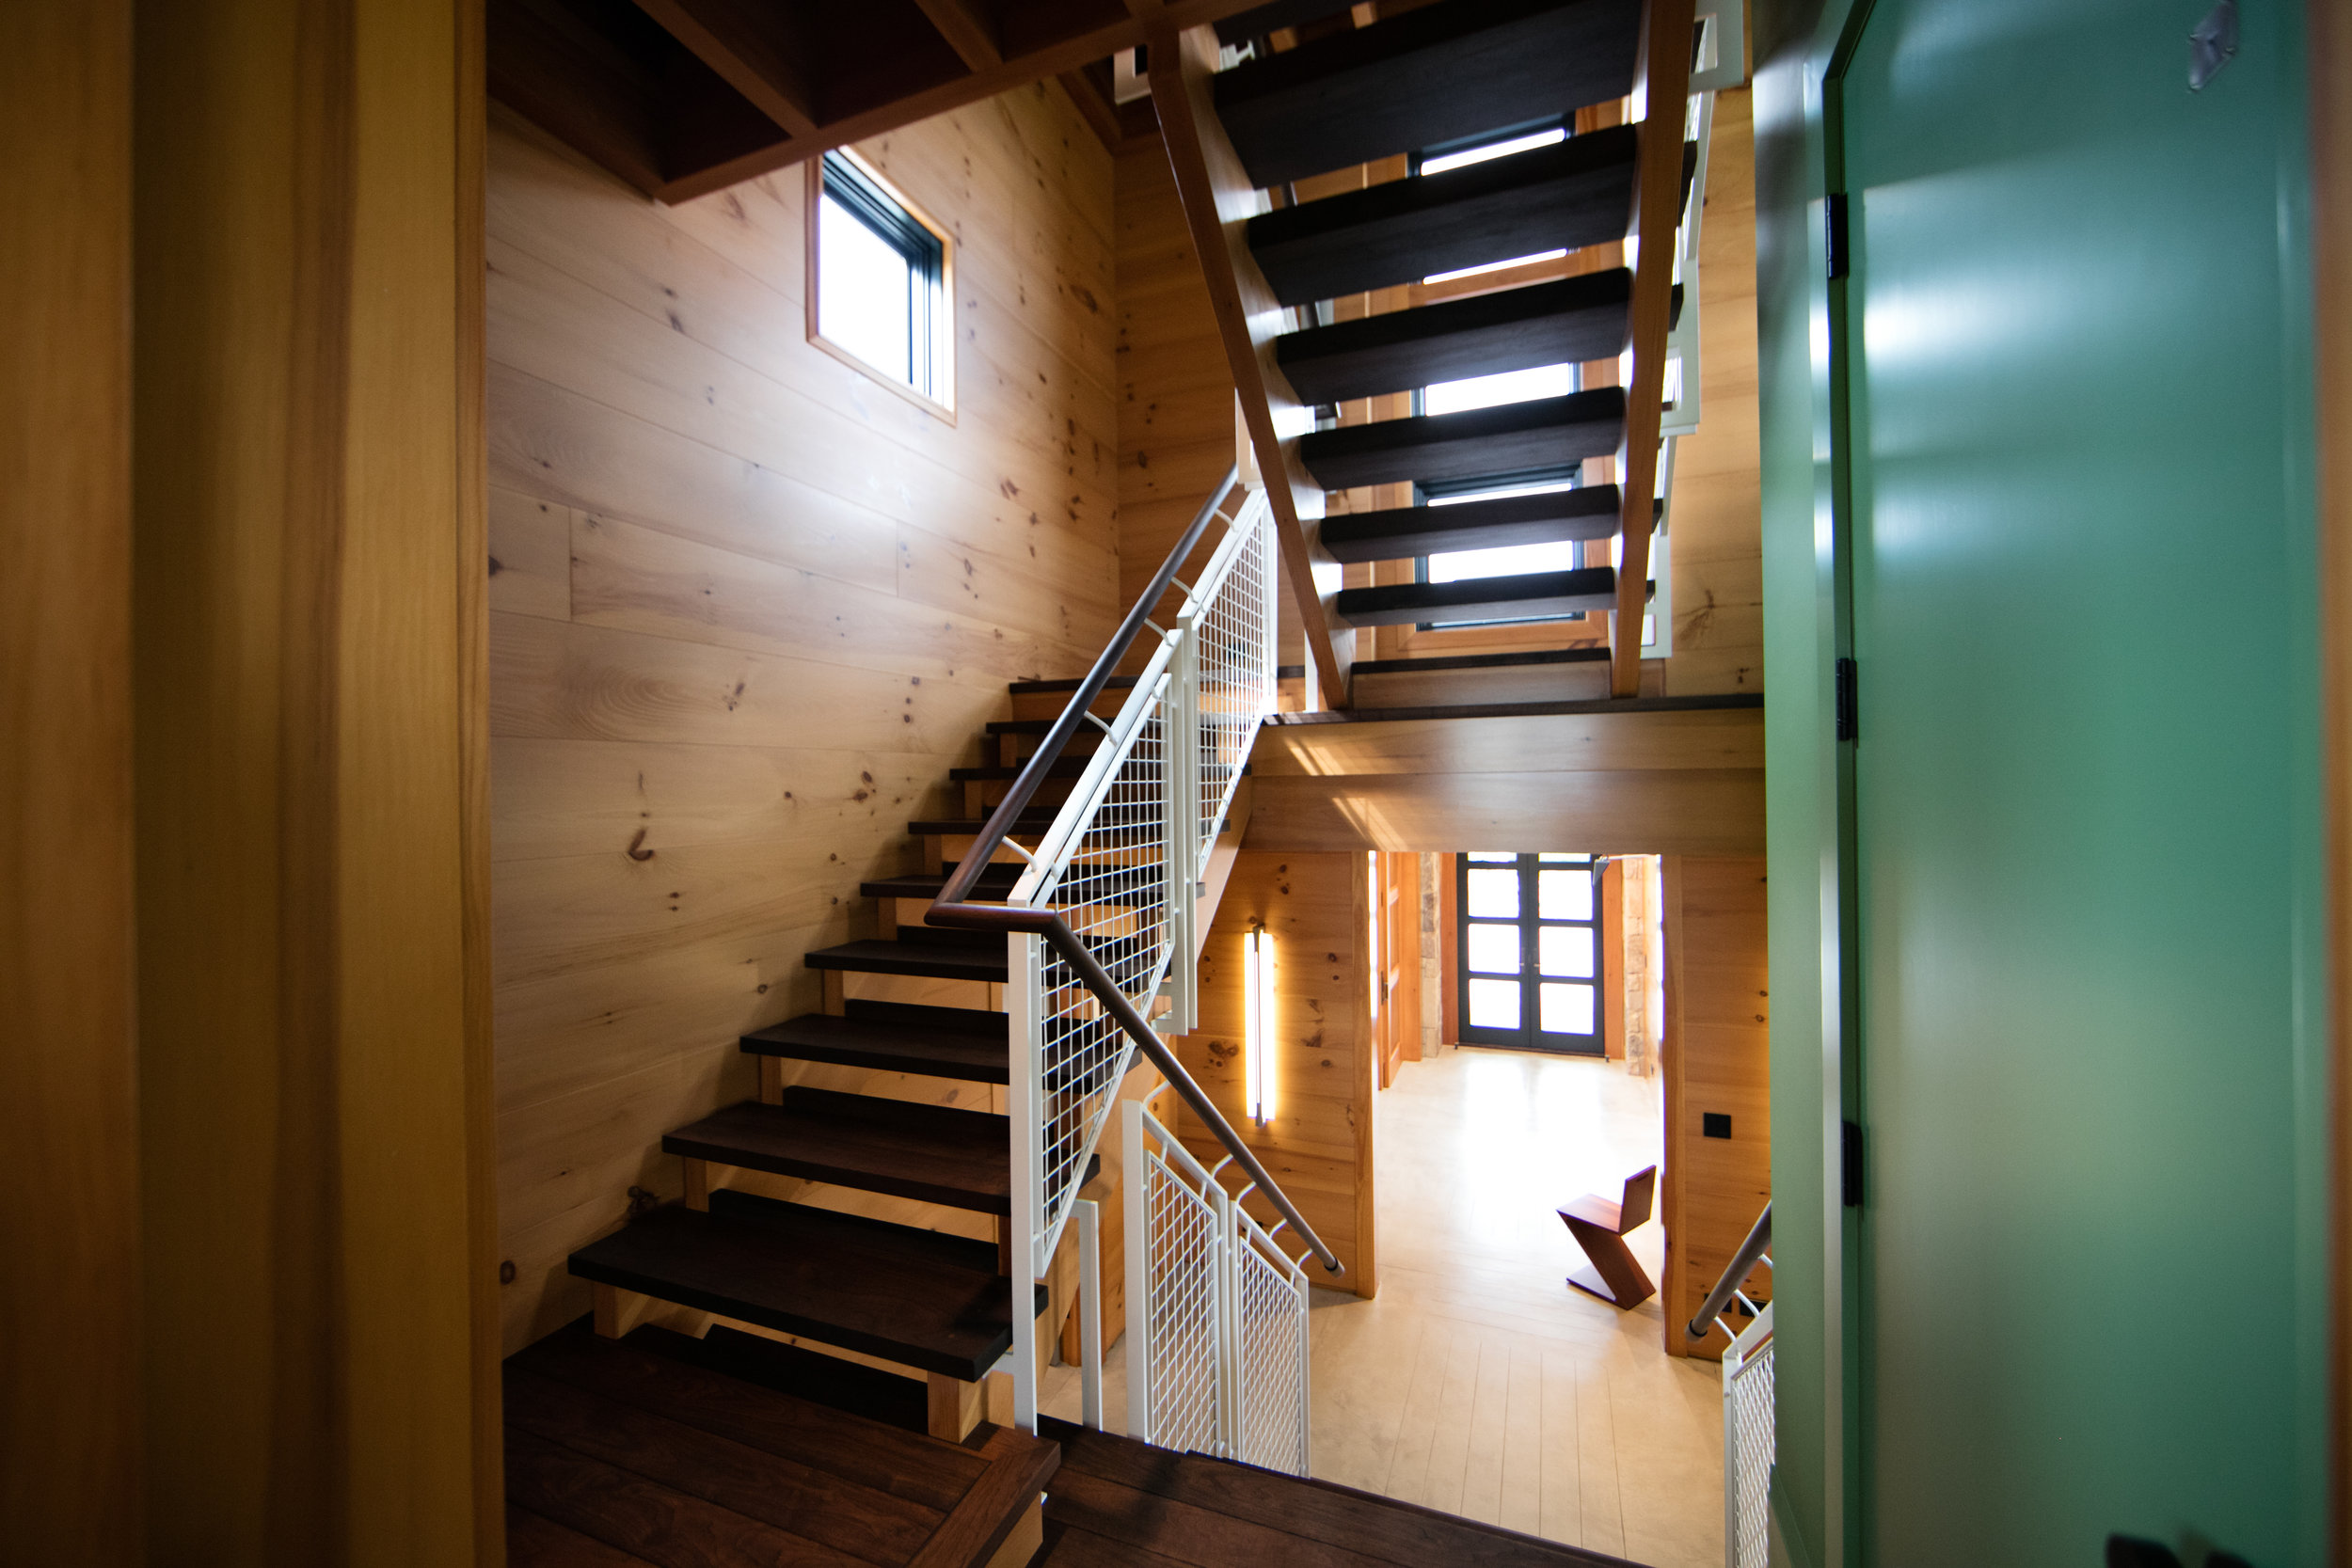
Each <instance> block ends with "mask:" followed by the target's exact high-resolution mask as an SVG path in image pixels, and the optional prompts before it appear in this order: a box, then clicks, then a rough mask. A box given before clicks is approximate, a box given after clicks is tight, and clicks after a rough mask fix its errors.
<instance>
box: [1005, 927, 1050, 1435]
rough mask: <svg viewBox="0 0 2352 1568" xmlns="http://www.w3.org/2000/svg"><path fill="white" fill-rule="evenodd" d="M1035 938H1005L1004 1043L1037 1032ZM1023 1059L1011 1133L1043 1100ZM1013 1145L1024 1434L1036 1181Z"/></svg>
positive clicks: (1032, 1403)
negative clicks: (1030, 1199) (1031, 1207)
mask: <svg viewBox="0 0 2352 1568" xmlns="http://www.w3.org/2000/svg"><path fill="white" fill-rule="evenodd" d="M1038 957H1039V955H1038V939H1037V938H1036V937H1035V936H1031V935H1027V934H1025V933H1021V932H1015V933H1013V934H1012V935H1010V936H1008V937H1006V938H1005V958H1006V969H1005V979H1006V981H1007V984H1006V986H1005V1012H1006V1017H1007V1020H1008V1022H1007V1027H1006V1037H1007V1038H1008V1039H1027V1038H1028V1037H1030V1031H1032V1030H1033V1029H1035V1028H1036V1027H1037V1019H1038V1010H1039V1000H1040V999H1039V996H1038ZM1016 1054H1017V1055H1019V1056H1021V1057H1025V1058H1026V1059H1025V1060H1016V1061H1014V1062H1012V1063H1011V1064H1010V1068H1011V1070H1010V1071H1009V1073H1008V1074H1007V1075H1006V1092H1005V1110H1006V1113H1007V1117H1006V1119H1007V1121H1008V1122H1009V1125H1010V1126H1011V1127H1012V1128H1015V1129H1018V1128H1022V1127H1034V1126H1036V1125H1037V1118H1038V1117H1039V1115H1040V1112H1041V1106H1040V1103H1039V1102H1040V1101H1041V1099H1042V1098H1043V1095H1044V1088H1045V1086H1044V1085H1043V1083H1042V1082H1041V1075H1040V1073H1039V1071H1038V1064H1037V1061H1036V1059H1035V1058H1034V1057H1033V1056H1030V1055H1029V1053H1025V1052H1023V1053H1016ZM1011 1145H1012V1191H1013V1193H1014V1194H1015V1195H1016V1196H1015V1197H1014V1200H1013V1203H1012V1206H1011V1212H1010V1213H1009V1214H1008V1215H1007V1216H1006V1218H1005V1222H1004V1223H1005V1224H1006V1225H1007V1226H1008V1227H1009V1229H1010V1234H1009V1238H1008V1239H1009V1241H1010V1242H1011V1243H1012V1244H1011V1245H1010V1246H1009V1247H1007V1248H1006V1249H1005V1250H1006V1251H1007V1252H1008V1253H1009V1254H1010V1255H1011V1257H1010V1261H1011V1263H1012V1356H1013V1361H1012V1396H1013V1397H1012V1405H1013V1417H1012V1418H1013V1424H1014V1425H1015V1426H1018V1427H1019V1428H1020V1429H1021V1430H1022V1431H1024V1432H1035V1431H1036V1430H1037V1352H1038V1343H1037V1312H1036V1310H1035V1308H1036V1303H1037V1249H1036V1246H1035V1245H1034V1238H1033V1237H1031V1235H1030V1234H1029V1229H1030V1227H1029V1218H1028V1213H1029V1211H1028V1206H1027V1205H1026V1204H1025V1203H1024V1202H1022V1201H1021V1200H1020V1197H1019V1196H1018V1195H1020V1194H1022V1193H1028V1192H1034V1191H1036V1190H1037V1184H1038V1182H1039V1181H1040V1180H1041V1172H1040V1170H1039V1168H1038V1167H1039V1161H1040V1155H1039V1152H1038V1147H1037V1140H1036V1139H1035V1138H1022V1137H1015V1138H1013V1139H1012V1140H1011Z"/></svg>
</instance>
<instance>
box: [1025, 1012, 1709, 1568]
mask: <svg viewBox="0 0 2352 1568" xmlns="http://www.w3.org/2000/svg"><path fill="white" fill-rule="evenodd" d="M1375 1113H1376V1115H1377V1116H1378V1117H1379V1122H1378V1126H1377V1130H1376V1134H1375V1150H1376V1153H1375V1161H1376V1167H1375V1168H1376V1183H1377V1184H1376V1187H1375V1193H1376V1196H1377V1200H1378V1204H1379V1218H1378V1223H1379V1227H1380V1231H1379V1234H1380V1293H1379V1295H1378V1296H1377V1297H1375V1299H1373V1300H1371V1301H1362V1300H1359V1299H1358V1298H1357V1297H1355V1296H1353V1295H1348V1294H1345V1293H1343V1292H1341V1291H1316V1292H1315V1300H1314V1308H1313V1311H1312V1313H1311V1317H1310V1320H1309V1323H1310V1329H1309V1333H1310V1343H1311V1347H1312V1352H1313V1356H1314V1365H1313V1374H1312V1386H1313V1390H1314V1429H1313V1430H1314V1473H1315V1474H1316V1475H1318V1476H1320V1477H1323V1478H1324V1479H1326V1480H1328V1481H1340V1482H1342V1483H1343V1484H1345V1485H1348V1486H1355V1487H1360V1488H1362V1489H1363V1490H1365V1491H1367V1492H1378V1493H1382V1494H1385V1495H1386V1496H1389V1497H1397V1498H1401V1499H1405V1500H1407V1501H1411V1502H1417V1503H1421V1504H1423V1505H1425V1506H1427V1507H1431V1508H1441V1509H1444V1510H1446V1511H1447V1512H1449V1513H1460V1514H1464V1515H1467V1516H1468V1517H1470V1518H1473V1519H1482V1520H1485V1521H1486V1522H1488V1523H1490V1524H1498V1525H1502V1526H1504V1527H1505V1528H1511V1529H1518V1530H1525V1531H1527V1532H1528V1533H1530V1534H1532V1535H1542V1536H1548V1537H1549V1538H1550V1539H1552V1540H1555V1541H1564V1542H1567V1543H1570V1544H1575V1545H1580V1546H1586V1547H1590V1548H1592V1549H1593V1550H1596V1551H1604V1552H1612V1553H1615V1554H1617V1555H1619V1556H1623V1557H1628V1558H1630V1559H1632V1560H1634V1561H1637V1562H1641V1563H1645V1564H1651V1565H1654V1568H1716V1565H1718V1564H1720V1563H1721V1562H1722V1561H1723V1399H1722V1392H1721V1387H1722V1386H1721V1384H1720V1382H1719V1381H1718V1374H1717V1371H1716V1369H1715V1364H1714V1363H1713V1362H1711V1361H1683V1360H1677V1359H1675V1358H1673V1357H1670V1356H1668V1355H1667V1354H1666V1353H1665V1352H1664V1350H1662V1349H1661V1338H1662V1336H1663V1329H1664V1319H1663V1317H1662V1316H1661V1311H1660V1308H1659V1303H1658V1299H1657V1298H1656V1297H1652V1298H1651V1299H1650V1300H1649V1301H1647V1302H1645V1303H1644V1304H1643V1305H1642V1306H1640V1307H1636V1308H1635V1309H1634V1310H1632V1311H1631V1312H1619V1311H1617V1310H1616V1309H1615V1308H1614V1307H1608V1306H1604V1305H1603V1304H1602V1303H1600V1302H1597V1301H1595V1300H1593V1299H1592V1298H1591V1297H1589V1296H1586V1295H1584V1294H1582V1293H1581V1292H1579V1291H1571V1290H1569V1289H1568V1288H1567V1286H1566V1284H1565V1282H1564V1276H1565V1275H1566V1273H1567V1271H1568V1270H1569V1269H1570V1268H1571V1267H1573V1266H1574V1265H1575V1264H1576V1263H1578V1262H1580V1261H1581V1260H1582V1259H1581V1254H1580V1253H1579V1252H1578V1251H1577V1248H1576V1243H1574V1242H1572V1241H1571V1240H1569V1238H1568V1234H1567V1229H1566V1227H1564V1226H1563V1225H1562V1224H1561V1223H1560V1220H1559V1216H1558V1215H1557V1214H1555V1213H1554V1212H1553V1210H1554V1209H1555V1208H1556V1207H1557V1206H1558V1205H1560V1204H1562V1203H1565V1201H1567V1200H1568V1199H1569V1198H1571V1197H1574V1196H1577V1195H1578V1194H1580V1193H1583V1192H1588V1191H1590V1192H1598V1193H1601V1194H1603V1195H1605V1196H1612V1197H1613V1196H1616V1193H1617V1189H1618V1187H1619V1186H1620V1185H1621V1184H1622V1183H1623V1181H1624V1180H1625V1178H1626V1177H1627V1176H1628V1175H1629V1174H1630V1173H1632V1172H1633V1171H1636V1170H1639V1169H1640V1168H1641V1167H1642V1166H1644V1165H1646V1164H1651V1163H1653V1162H1654V1161H1656V1160H1657V1159H1658V1153H1659V1142H1660V1126H1659V1102H1658V1081H1657V1080H1656V1079H1651V1080H1648V1081H1647V1082H1645V1081H1643V1080H1641V1079H1637V1078H1633V1077H1629V1076H1628V1075H1627V1073H1626V1072H1625V1070H1624V1069H1622V1068H1619V1067H1615V1066H1612V1065H1610V1064H1608V1063H1603V1062H1591V1061H1581V1060H1571V1059H1567V1058H1563V1057H1554V1056H1542V1055H1536V1054H1534V1053H1520V1052H1502V1051H1479V1050H1469V1051H1453V1052H1446V1053H1442V1054H1440V1055H1438V1056H1437V1057H1434V1058H1432V1059H1429V1060H1426V1061H1422V1062H1408V1063H1406V1064H1405V1066H1404V1067H1403V1068H1402V1069H1400V1071H1399V1073H1398V1076H1397V1080H1396V1083H1395V1085H1393V1086H1392V1087H1391V1088H1389V1089H1388V1090H1386V1091H1384V1092H1383V1093H1382V1094H1381V1095H1380V1096H1379V1097H1378V1100H1377V1101H1376V1104H1375ZM1663 1242H1664V1238H1663V1237H1662V1235H1661V1232H1660V1230H1659V1227H1658V1225H1657V1223H1656V1222H1655V1221H1653V1222H1652V1223H1650V1224H1649V1225H1646V1226H1644V1227H1642V1228H1641V1229H1639V1230H1637V1231H1635V1232H1634V1233H1633V1234H1632V1235H1631V1236H1629V1237H1628V1238H1627V1243H1628V1244H1629V1245H1630V1246H1631V1247H1632V1249H1633V1252H1634V1255H1635V1256H1636V1257H1638V1258H1640V1259H1641V1260H1642V1266H1643V1267H1644V1268H1645V1269H1646V1270H1647V1271H1648V1272H1649V1274H1650V1276H1651V1277H1652V1278H1657V1277H1658V1276H1659V1275H1660V1273H1661V1251H1662V1248H1663ZM1107 1361H1108V1365H1107V1367H1106V1368H1105V1373H1106V1375H1105V1377H1104V1407H1105V1413H1106V1415H1107V1417H1108V1422H1107V1424H1108V1425H1109V1427H1110V1429H1111V1430H1112V1431H1114V1432H1119V1431H1123V1430H1125V1409H1126V1399H1125V1394H1126V1387H1125V1383H1126V1379H1125V1376H1124V1372H1125V1357H1124V1355H1123V1354H1120V1351H1118V1350H1114V1351H1113V1352H1112V1353H1111V1354H1110V1355H1109V1356H1108V1358H1107ZM1040 1402H1041V1404H1042V1405H1043V1406H1044V1408H1045V1410H1046V1411H1047V1413H1049V1414H1052V1415H1056V1416H1060V1417H1063V1418H1065V1419H1075V1418H1076V1417H1077V1414H1078V1388H1077V1373H1076V1371H1075V1370H1074V1369H1072V1368H1067V1367H1055V1368H1053V1369H1051V1370H1049V1371H1048V1373H1047V1375H1046V1378H1045V1383H1044V1386H1043V1387H1042V1389H1041V1399H1040Z"/></svg>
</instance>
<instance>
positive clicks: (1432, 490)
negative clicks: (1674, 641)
mask: <svg viewBox="0 0 2352 1568" xmlns="http://www.w3.org/2000/svg"><path fill="white" fill-rule="evenodd" d="M1577 379H1578V381H1579V382H1580V383H1581V380H1582V377H1581V376H1579V377H1578V378H1577ZM1421 395H1422V388H1419V387H1416V388H1413V412H1414V413H1416V414H1418V413H1420V412H1421ZM1551 483H1565V484H1566V486H1567V488H1568V489H1570V490H1579V489H1581V488H1583V485H1584V466H1583V465H1582V464H1581V463H1569V464H1563V465H1560V466H1559V467H1549V468H1528V469H1524V470H1521V471H1519V472H1517V473H1507V474H1502V475H1487V476H1486V477H1483V478H1479V479H1474V480H1448V481H1444V482H1442V483H1438V484H1436V485H1431V484H1428V483H1424V482H1422V481H1418V480H1417V481H1415V482H1414V483H1413V504H1414V505H1415V506H1427V505H1428V504H1429V503H1430V501H1431V500H1432V499H1444V498H1451V497H1454V496H1463V497H1470V498H1475V497H1479V496H1484V495H1486V494H1487V493H1489V492H1491V491H1495V490H1509V489H1514V488H1517V487H1518V486H1521V485H1527V484H1551ZM1563 543H1565V544H1570V545H1573V546H1576V565H1575V566H1573V567H1570V568H1569V570H1571V571H1581V570H1582V569H1583V568H1584V567H1585V566H1587V565H1590V564H1591V562H1589V561H1588V560H1587V559H1586V558H1585V546H1587V545H1592V544H1597V543H1599V541H1597V540H1591V539H1570V540H1565V541H1563ZM1448 553H1453V552H1448ZM1413 580H1414V581H1415V582H1417V583H1425V582H1428V581H1429V580H1430V577H1429V558H1428V557H1427V556H1425V555H1417V556H1415V557H1413ZM1591 620H1592V612H1591V611H1589V610H1570V611H1568V612H1567V613H1566V614H1565V615H1517V616H1513V617H1511V618H1509V619H1507V620H1502V621H1419V622H1416V623H1414V626H1413V629H1414V630H1415V631H1485V630H1488V629H1490V628H1493V627H1497V626H1577V625H1581V624H1586V623H1589V622H1590V621H1591Z"/></svg>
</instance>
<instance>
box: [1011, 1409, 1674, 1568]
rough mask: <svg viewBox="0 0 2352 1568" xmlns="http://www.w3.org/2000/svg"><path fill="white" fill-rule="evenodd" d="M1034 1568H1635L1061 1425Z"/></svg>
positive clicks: (1451, 1518) (1345, 1491) (1055, 1428)
mask: <svg viewBox="0 0 2352 1568" xmlns="http://www.w3.org/2000/svg"><path fill="white" fill-rule="evenodd" d="M1039 1434H1040V1435H1041V1436H1044V1437H1050V1438H1052V1439H1053V1440H1054V1441H1056V1442H1057V1443H1059V1444H1060V1445H1061V1469H1060V1471H1059V1472H1058V1473H1057V1475H1056V1476H1055V1478H1054V1481H1053V1485H1052V1487H1051V1489H1050V1491H1049V1494H1048V1496H1047V1497H1046V1500H1045V1549H1044V1550H1043V1551H1042V1552H1041V1553H1040V1554H1039V1555H1038V1557H1037V1558H1036V1559H1035V1560H1034V1561H1033V1562H1032V1564H1031V1568H1109V1565H1111V1564H1114V1563H1116V1564H1121V1565H1123V1568H1173V1565H1176V1564H1184V1565H1188V1568H1245V1565H1248V1568H1261V1565H1263V1564H1267V1563H1274V1564H1285V1563H1287V1564H1295V1565H1305V1564H1312V1565H1313V1568H1359V1565H1360V1568H1427V1565H1430V1564H1435V1563H1446V1564H1450V1565H1460V1568H1631V1565H1630V1564H1629V1563H1628V1562H1627V1561H1626V1560H1625V1559H1623V1558H1615V1557H1610V1556H1607V1555H1605V1554H1603V1553H1600V1552H1588V1551H1585V1550H1582V1549H1581V1548H1580V1547H1576V1546H1564V1545H1561V1544H1559V1543H1557V1542H1553V1541H1543V1540H1538V1539H1537V1538H1536V1537H1534V1536H1532V1535H1521V1534H1519V1533H1518V1531H1516V1530H1507V1529H1500V1528H1496V1527H1495V1526H1493V1525H1484V1524H1480V1523H1478V1522H1477V1521H1475V1520H1470V1519H1464V1518H1459V1517H1457V1516H1455V1515H1454V1514H1451V1513H1438V1511H1437V1510H1435V1509H1428V1508H1421V1507H1418V1506H1416V1505H1415V1504H1412V1503H1401V1502H1397V1501H1395V1500H1394V1499H1392V1498H1389V1497H1374V1496H1373V1495H1372V1494H1371V1493H1369V1492H1359V1491H1357V1490H1356V1489H1355V1488H1353V1487H1349V1486H1339V1485H1334V1484H1333V1483H1332V1482H1330V1481H1301V1480H1299V1479H1298V1478H1296V1477H1295V1476H1286V1475H1280V1474H1278V1473H1277V1472H1275V1471H1272V1470H1261V1469H1257V1468H1255V1467H1253V1466H1251V1465H1236V1464H1233V1463H1232V1462H1231V1461H1228V1460H1222V1459H1208V1458H1203V1457H1202V1456H1201V1455H1199V1454H1186V1453H1177V1452H1174V1451H1173V1450H1171V1449H1155V1448H1153V1447H1152V1446H1151V1445H1150V1444H1148V1443H1138V1442H1136V1440H1134V1439H1133V1438H1129V1437H1114V1436H1111V1435H1110V1434H1108V1433H1100V1432H1089V1431H1087V1430H1086V1429H1085V1428H1083V1427H1076V1426H1073V1425H1071V1424H1070V1423H1069V1422H1067V1421H1057V1420H1052V1419H1047V1420H1044V1421H1041V1422H1040V1423H1039Z"/></svg>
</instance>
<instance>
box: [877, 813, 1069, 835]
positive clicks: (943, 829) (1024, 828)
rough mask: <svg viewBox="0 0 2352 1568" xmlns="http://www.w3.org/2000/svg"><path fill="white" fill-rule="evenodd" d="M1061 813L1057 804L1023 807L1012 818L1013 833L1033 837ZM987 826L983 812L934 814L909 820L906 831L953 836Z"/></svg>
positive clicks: (1050, 825)
mask: <svg viewBox="0 0 2352 1568" xmlns="http://www.w3.org/2000/svg"><path fill="white" fill-rule="evenodd" d="M1060 814H1061V808H1060V807H1059V806H1051V807H1040V808H1038V809H1036V810H1032V811H1025V812H1023V813H1022V814H1021V815H1020V816H1016V817H1014V818H1013V835H1014V836H1015V837H1016V838H1032V839H1033V838H1036V837H1038V836H1039V835H1040V834H1041V833H1043V832H1045V830H1046V829H1048V828H1051V827H1052V826H1053V825H1054V818H1055V817H1056V816H1059V815H1060ZM986 826H988V818H987V817H985V816H934V817H926V818H921V819H918V820H916V821H913V822H909V823H908V824H907V832H910V833H913V834H914V836H915V837H917V838H955V837H958V836H960V835H962V834H967V833H977V832H979V831H980V830H981V829H982V828H984V827H986Z"/></svg>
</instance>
